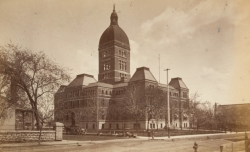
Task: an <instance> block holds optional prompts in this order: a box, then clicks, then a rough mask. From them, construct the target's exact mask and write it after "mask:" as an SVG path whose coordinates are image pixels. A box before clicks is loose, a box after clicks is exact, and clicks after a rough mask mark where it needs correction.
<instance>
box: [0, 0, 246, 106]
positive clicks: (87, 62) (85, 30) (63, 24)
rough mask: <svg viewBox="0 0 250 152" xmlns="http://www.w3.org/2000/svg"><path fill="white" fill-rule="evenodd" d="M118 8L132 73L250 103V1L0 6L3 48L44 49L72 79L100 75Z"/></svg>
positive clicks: (212, 97) (82, 0) (0, 0)
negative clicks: (102, 50) (146, 72)
mask: <svg viewBox="0 0 250 152" xmlns="http://www.w3.org/2000/svg"><path fill="white" fill-rule="evenodd" d="M114 3H115V4H116V12H117V14H118V17H119V19H118V23H119V26H120V27H121V28H122V29H123V30H124V31H125V32H126V34H127V35H128V37H129V40H130V46H131V71H130V72H131V75H133V74H134V72H135V70H136V68H138V67H141V66H145V67H149V68H150V70H151V72H152V73H153V75H154V76H155V78H156V79H157V80H158V81H159V59H158V56H159V54H160V56H161V57H160V82H161V83H164V84H165V83H166V72H164V69H166V68H170V69H171V70H170V72H169V77H170V78H174V77H181V78H182V79H183V81H184V82H185V84H186V85H187V87H188V88H189V90H190V94H193V93H195V92H198V93H199V94H200V95H201V97H200V100H202V101H211V102H212V103H214V102H217V103H220V104H233V103H250V1H249V0H238V1H235V0H178V1H177V0H130V1H129V0H119V1H118V0H105V1H103V0H99V1H92V0H71V1H69V0H0V45H5V44H7V43H9V42H10V41H12V43H13V44H19V45H20V46H22V47H24V48H28V49H30V50H32V51H34V52H37V51H44V52H45V53H46V54H47V55H48V56H49V57H50V58H51V59H53V60H54V61H55V62H57V63H59V64H61V65H63V66H64V67H68V68H70V69H72V70H71V76H72V78H74V77H75V76H76V75H77V74H81V73H87V74H92V75H94V77H95V78H96V79H97V75H98V43H99V39H100V36H101V34H102V33H103V32H104V30H105V29H106V28H107V27H108V26H109V24H110V14H111V13H112V9H113V4H114Z"/></svg>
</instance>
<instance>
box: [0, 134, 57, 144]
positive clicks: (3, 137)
mask: <svg viewBox="0 0 250 152" xmlns="http://www.w3.org/2000/svg"><path fill="white" fill-rule="evenodd" d="M39 134H40V131H0V142H23V141H38V140H39ZM55 134H56V132H55V131H42V133H41V141H55Z"/></svg>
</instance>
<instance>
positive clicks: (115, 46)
mask: <svg viewBox="0 0 250 152" xmlns="http://www.w3.org/2000/svg"><path fill="white" fill-rule="evenodd" d="M98 50H99V74H98V80H96V79H95V78H94V77H93V76H92V75H89V74H79V75H77V76H76V78H75V79H74V80H73V81H72V82H71V83H70V84H69V85H67V86H61V87H60V88H59V90H58V91H57V93H56V94H55V95H54V105H55V120H56V121H59V122H62V123H64V124H65V126H71V125H79V126H81V127H84V128H86V129H125V128H130V129H135V128H137V129H147V128H150V129H151V128H159V129H162V128H164V127H165V126H166V118H167V117H166V112H165V111H164V112H163V114H162V115H163V116H161V117H160V118H159V119H158V120H157V122H154V121H150V119H149V114H148V112H147V111H146V112H145V117H142V118H141V119H140V120H139V121H138V122H137V124H135V121H134V120H133V118H132V117H130V115H129V114H125V115H124V113H121V112H119V111H117V110H115V107H114V106H112V105H113V104H115V103H116V102H117V101H118V100H120V99H121V98H123V97H124V94H126V92H127V91H128V89H129V88H131V87H134V86H138V85H140V86H141V87H140V89H142V90H141V91H140V92H144V96H145V98H144V100H143V101H141V102H143V104H144V105H145V107H149V106H150V98H149V97H148V96H147V94H146V93H145V90H146V89H147V88H149V87H155V88H160V89H161V90H162V91H164V92H166V91H167V85H165V84H161V83H158V82H157V80H156V79H155V77H154V76H153V74H152V73H151V71H150V69H149V68H147V67H140V68H137V70H136V72H135V73H134V74H133V75H132V77H131V74H130V44H129V39H128V36H127V35H126V33H125V32H124V31H123V30H122V29H121V28H120V26H119V25H118V15H117V13H116V11H115V8H114V10H113V12H112V13H111V16H110V26H109V27H108V28H107V29H106V30H105V31H104V32H103V34H102V35H101V38H100V41H99V49H98ZM169 95H170V105H171V107H172V108H171V110H170V113H171V115H170V117H171V120H170V122H171V127H176V128H182V127H184V128H185V127H189V118H188V115H187V112H186V111H187V108H188V103H189V89H188V88H187V86H186V85H185V83H184V82H183V81H182V79H181V78H179V77H177V78H172V79H171V81H170V83H169ZM166 101H167V99H164V100H163V101H162V102H166ZM152 118H153V117H152Z"/></svg>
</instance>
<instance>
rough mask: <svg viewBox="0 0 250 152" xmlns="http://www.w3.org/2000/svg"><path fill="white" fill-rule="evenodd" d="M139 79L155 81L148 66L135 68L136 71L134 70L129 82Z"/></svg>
mask: <svg viewBox="0 0 250 152" xmlns="http://www.w3.org/2000/svg"><path fill="white" fill-rule="evenodd" d="M139 80H149V81H155V82H157V81H156V79H155V77H154V76H153V74H152V73H151V72H150V70H149V68H147V67H140V68H137V69H136V71H135V74H134V75H133V76H132V78H131V79H130V82H132V81H139Z"/></svg>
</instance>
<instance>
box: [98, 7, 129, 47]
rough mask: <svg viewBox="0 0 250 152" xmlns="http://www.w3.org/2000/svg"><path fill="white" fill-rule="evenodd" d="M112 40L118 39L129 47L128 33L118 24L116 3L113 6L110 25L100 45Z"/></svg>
mask: <svg viewBox="0 0 250 152" xmlns="http://www.w3.org/2000/svg"><path fill="white" fill-rule="evenodd" d="M111 41H118V42H120V43H123V44H125V45H127V46H128V47H129V39H128V36H127V34H126V33H125V32H124V31H123V30H122V28H120V26H119V25H118V15H117V13H116V11H115V5H114V7H113V12H112V13H111V16H110V25H109V27H108V28H107V29H106V30H105V31H104V32H103V34H102V36H101V38H100V41H99V47H100V46H101V45H103V44H106V43H108V42H111Z"/></svg>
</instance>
